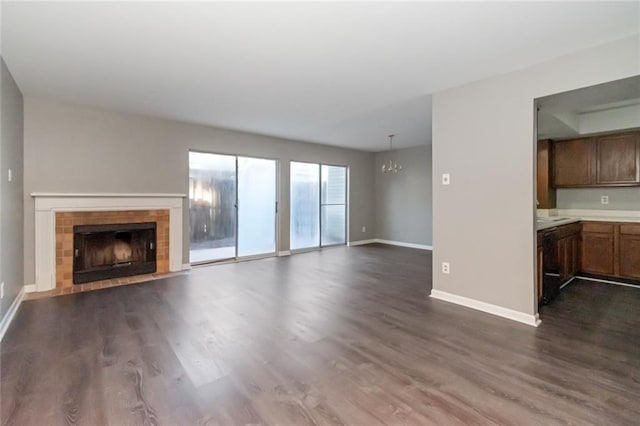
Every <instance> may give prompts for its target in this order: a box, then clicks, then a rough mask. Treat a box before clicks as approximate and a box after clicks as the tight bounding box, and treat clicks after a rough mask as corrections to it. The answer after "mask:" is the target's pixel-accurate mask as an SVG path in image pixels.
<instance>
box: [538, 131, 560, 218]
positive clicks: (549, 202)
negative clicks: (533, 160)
mask: <svg viewBox="0 0 640 426" xmlns="http://www.w3.org/2000/svg"><path fill="white" fill-rule="evenodd" d="M551 146H552V143H551V141H550V140H540V141H538V148H537V151H538V156H537V157H538V158H537V160H538V161H537V173H536V175H537V201H538V202H537V205H538V207H537V208H539V209H555V208H556V189H555V188H554V187H553V185H551V176H552V172H553V171H552V155H551Z"/></svg>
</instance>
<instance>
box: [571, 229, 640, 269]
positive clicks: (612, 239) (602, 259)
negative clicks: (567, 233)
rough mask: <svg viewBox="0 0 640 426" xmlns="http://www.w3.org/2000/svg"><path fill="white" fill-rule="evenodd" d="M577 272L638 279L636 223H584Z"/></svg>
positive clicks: (639, 244)
mask: <svg viewBox="0 0 640 426" xmlns="http://www.w3.org/2000/svg"><path fill="white" fill-rule="evenodd" d="M581 270H582V271H583V272H586V273H589V274H594V275H601V276H605V277H612V278H616V277H617V278H632V279H640V224H637V223H612V222H584V223H583V225H582V268H581Z"/></svg>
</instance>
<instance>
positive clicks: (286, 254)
mask: <svg viewBox="0 0 640 426" xmlns="http://www.w3.org/2000/svg"><path fill="white" fill-rule="evenodd" d="M278 256H291V251H290V250H283V251H279V252H278Z"/></svg>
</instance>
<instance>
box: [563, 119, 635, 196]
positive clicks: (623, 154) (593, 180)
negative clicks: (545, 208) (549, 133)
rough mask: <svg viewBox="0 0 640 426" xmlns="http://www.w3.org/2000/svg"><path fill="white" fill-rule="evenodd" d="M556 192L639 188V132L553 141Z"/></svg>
mask: <svg viewBox="0 0 640 426" xmlns="http://www.w3.org/2000/svg"><path fill="white" fill-rule="evenodd" d="M551 153H552V156H551V160H550V161H551V164H552V165H553V167H552V170H553V177H552V186H553V187H555V188H580V187H583V188H584V187H607V186H638V185H640V132H637V131H636V132H624V133H620V132H618V133H613V134H607V135H598V136H593V137H582V138H578V139H570V140H563V141H554V142H553V144H552V150H551Z"/></svg>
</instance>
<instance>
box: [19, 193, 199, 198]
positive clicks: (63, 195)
mask: <svg viewBox="0 0 640 426" xmlns="http://www.w3.org/2000/svg"><path fill="white" fill-rule="evenodd" d="M29 195H31V196H32V197H34V198H39V197H45V198H185V197H186V196H187V194H154V193H142V194H132V193H124V194H122V193H114V192H104V193H100V192H93V193H92V192H87V193H64V192H32V193H31V194H29Z"/></svg>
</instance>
